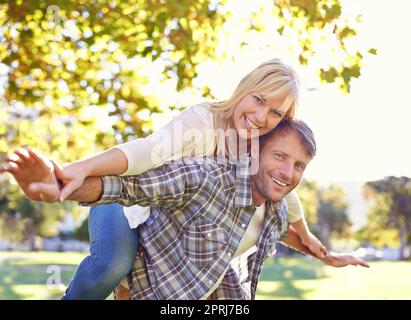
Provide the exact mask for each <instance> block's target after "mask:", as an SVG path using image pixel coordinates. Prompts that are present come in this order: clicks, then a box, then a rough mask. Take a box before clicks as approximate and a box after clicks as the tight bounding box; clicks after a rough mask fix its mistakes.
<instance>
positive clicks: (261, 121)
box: [255, 107, 268, 127]
mask: <svg viewBox="0 0 411 320" xmlns="http://www.w3.org/2000/svg"><path fill="white" fill-rule="evenodd" d="M267 115H268V108H267V107H259V108H258V110H257V111H256V112H255V119H256V121H258V123H256V124H257V125H258V126H259V127H264V125H265V123H266V121H267Z"/></svg>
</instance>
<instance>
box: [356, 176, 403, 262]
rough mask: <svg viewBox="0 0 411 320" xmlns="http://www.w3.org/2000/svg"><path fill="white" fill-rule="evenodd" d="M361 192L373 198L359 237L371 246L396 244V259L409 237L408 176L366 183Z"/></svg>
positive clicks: (401, 254) (391, 177)
mask: <svg viewBox="0 0 411 320" xmlns="http://www.w3.org/2000/svg"><path fill="white" fill-rule="evenodd" d="M364 191H365V194H366V195H367V197H368V198H369V199H371V200H372V201H373V203H372V205H371V206H370V209H369V212H368V215H367V224H366V225H365V226H364V227H363V228H362V229H361V230H360V233H359V238H360V239H362V240H367V241H370V242H371V243H373V244H375V245H394V244H399V245H400V258H401V259H404V249H405V247H406V245H407V244H410V243H411V242H410V237H411V179H410V178H407V177H393V176H390V177H387V178H384V179H381V180H377V181H370V182H367V183H366V185H365V187H364Z"/></svg>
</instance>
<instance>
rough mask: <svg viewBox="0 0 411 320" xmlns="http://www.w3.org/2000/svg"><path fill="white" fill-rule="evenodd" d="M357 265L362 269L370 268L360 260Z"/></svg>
mask: <svg viewBox="0 0 411 320" xmlns="http://www.w3.org/2000/svg"><path fill="white" fill-rule="evenodd" d="M357 264H358V265H359V266H361V267H364V268H369V267H370V265H369V264H368V263H366V262H365V261H362V260H358V261H357Z"/></svg>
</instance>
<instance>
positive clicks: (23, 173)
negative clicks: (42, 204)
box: [0, 149, 60, 202]
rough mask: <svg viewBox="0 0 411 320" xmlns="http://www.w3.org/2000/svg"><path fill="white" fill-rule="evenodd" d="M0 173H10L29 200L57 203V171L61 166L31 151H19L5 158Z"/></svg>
mask: <svg viewBox="0 0 411 320" xmlns="http://www.w3.org/2000/svg"><path fill="white" fill-rule="evenodd" d="M4 160H5V162H6V164H5V165H3V166H2V167H0V173H3V172H9V173H11V174H12V175H13V176H14V178H15V179H16V181H17V183H18V185H19V186H20V188H21V189H22V190H23V192H24V193H25V194H26V196H27V197H28V198H30V199H31V200H35V201H46V202H55V201H57V200H58V197H59V194H60V188H59V183H58V180H57V178H56V176H55V171H58V170H59V169H60V168H59V166H58V165H57V164H56V163H55V162H53V161H51V160H49V159H47V158H46V157H44V156H42V155H41V154H40V153H38V152H36V151H34V150H30V149H19V150H16V151H14V152H13V153H12V154H11V155H9V156H7V157H5V159H4Z"/></svg>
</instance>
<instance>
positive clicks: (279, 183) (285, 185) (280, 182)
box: [270, 175, 290, 187]
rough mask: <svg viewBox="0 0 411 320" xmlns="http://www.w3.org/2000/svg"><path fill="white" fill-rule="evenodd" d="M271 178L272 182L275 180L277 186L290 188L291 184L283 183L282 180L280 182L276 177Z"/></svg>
mask: <svg viewBox="0 0 411 320" xmlns="http://www.w3.org/2000/svg"><path fill="white" fill-rule="evenodd" d="M270 177H271V180H273V181H274V182H275V183H276V184H278V185H279V186H281V187H288V186H289V185H290V184H289V183H286V182H284V181H282V180H280V179H278V178H276V177H273V176H271V175H270Z"/></svg>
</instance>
